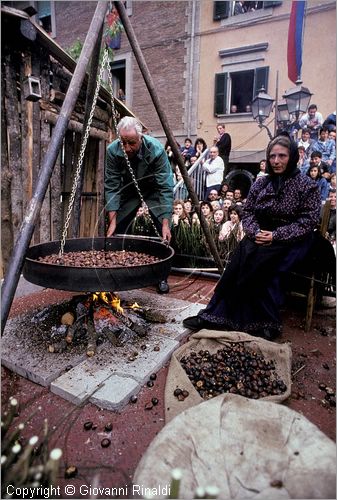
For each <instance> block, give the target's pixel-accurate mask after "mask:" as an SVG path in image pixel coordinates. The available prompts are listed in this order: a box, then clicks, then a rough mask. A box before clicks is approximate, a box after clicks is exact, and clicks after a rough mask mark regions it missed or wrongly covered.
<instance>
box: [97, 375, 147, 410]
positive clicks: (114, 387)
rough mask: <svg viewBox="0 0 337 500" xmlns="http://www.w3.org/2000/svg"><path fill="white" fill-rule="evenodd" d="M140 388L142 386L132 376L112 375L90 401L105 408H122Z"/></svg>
mask: <svg viewBox="0 0 337 500" xmlns="http://www.w3.org/2000/svg"><path fill="white" fill-rule="evenodd" d="M140 389H141V386H140V385H139V384H138V383H137V382H136V381H135V380H133V379H132V378H125V377H119V376H118V375H112V376H111V377H110V378H108V380H106V381H105V383H104V385H103V387H102V388H101V389H98V391H97V392H95V394H94V395H93V396H92V397H91V398H90V402H91V403H93V404H94V405H96V406H99V407H100V408H104V409H105V410H114V411H116V410H121V409H122V408H123V407H124V406H125V405H127V404H128V402H129V400H130V398H131V396H133V395H134V394H137V393H138V392H139V390H140Z"/></svg>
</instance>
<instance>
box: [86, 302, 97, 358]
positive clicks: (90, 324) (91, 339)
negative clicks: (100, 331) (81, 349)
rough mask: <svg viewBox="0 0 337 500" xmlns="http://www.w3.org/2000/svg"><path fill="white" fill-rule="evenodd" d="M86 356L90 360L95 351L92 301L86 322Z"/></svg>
mask: <svg viewBox="0 0 337 500" xmlns="http://www.w3.org/2000/svg"><path fill="white" fill-rule="evenodd" d="M87 337H88V345H87V356H89V357H90V358H91V357H92V356H94V355H95V353H96V349H97V333H96V330H95V325H94V301H93V300H91V301H90V304H89V317H88V321H87Z"/></svg>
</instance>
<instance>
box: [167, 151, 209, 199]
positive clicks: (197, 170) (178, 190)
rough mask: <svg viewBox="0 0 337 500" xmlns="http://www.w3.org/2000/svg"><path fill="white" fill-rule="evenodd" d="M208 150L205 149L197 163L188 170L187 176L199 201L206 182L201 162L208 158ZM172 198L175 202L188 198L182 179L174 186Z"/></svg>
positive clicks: (202, 197) (202, 196) (202, 195)
mask: <svg viewBox="0 0 337 500" xmlns="http://www.w3.org/2000/svg"><path fill="white" fill-rule="evenodd" d="M208 152H209V149H205V151H204V152H203V153H202V155H201V156H200V157H199V158H198V159H197V161H196V162H195V163H194V165H192V167H191V168H190V169H189V170H188V175H189V177H190V178H191V181H192V183H193V187H194V190H195V192H196V194H197V196H198V198H199V200H203V199H204V191H205V181H206V172H204V171H203V169H202V162H203V160H205V159H206V158H207V156H208ZM173 192H174V198H175V199H176V200H177V199H179V200H185V199H186V198H188V197H189V195H188V191H187V188H186V186H185V183H184V179H181V180H180V181H178V182H177V184H176V185H175V186H174V190H173Z"/></svg>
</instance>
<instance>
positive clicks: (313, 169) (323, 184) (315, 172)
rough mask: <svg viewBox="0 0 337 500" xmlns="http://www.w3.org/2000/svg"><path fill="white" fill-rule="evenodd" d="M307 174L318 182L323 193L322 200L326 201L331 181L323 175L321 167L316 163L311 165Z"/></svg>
mask: <svg viewBox="0 0 337 500" xmlns="http://www.w3.org/2000/svg"><path fill="white" fill-rule="evenodd" d="M307 175H308V176H309V177H311V179H312V180H314V181H316V182H317V184H318V186H319V189H320V193H321V200H322V202H323V201H325V200H326V199H327V197H328V194H329V183H328V181H327V180H326V179H325V178H324V177H322V172H321V170H320V168H319V167H318V166H317V165H314V164H312V165H310V167H309V170H308V173H307Z"/></svg>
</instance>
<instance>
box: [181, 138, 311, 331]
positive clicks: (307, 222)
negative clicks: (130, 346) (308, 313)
mask: <svg viewBox="0 0 337 500" xmlns="http://www.w3.org/2000/svg"><path fill="white" fill-rule="evenodd" d="M298 157H299V155H298V150H297V146H296V144H295V143H294V142H293V141H292V140H291V139H290V137H289V136H285V135H280V136H278V137H276V138H274V139H273V140H272V141H271V142H270V143H269V145H268V148H267V171H268V175H267V176H265V177H260V178H259V179H257V180H256V182H255V183H254V184H253V185H252V187H251V189H250V192H249V194H248V198H247V202H246V204H245V207H244V209H243V218H242V224H243V230H244V232H245V237H244V238H243V240H242V241H241V242H240V243H239V245H238V246H237V248H236V250H235V253H234V254H233V257H232V259H231V261H230V263H229V264H228V266H227V267H226V269H225V271H224V273H223V275H222V276H221V278H220V281H219V282H218V284H217V286H216V288H215V291H214V294H213V296H212V298H211V300H210V302H209V304H208V305H207V307H206V309H203V310H202V311H200V312H199V314H198V315H197V316H192V317H190V318H186V319H185V320H184V326H185V327H186V328H189V329H191V330H199V329H201V328H210V329H218V330H238V331H244V332H247V333H250V334H252V335H257V336H261V337H264V338H266V339H269V340H273V339H274V338H276V337H277V336H279V335H280V334H281V331H282V325H281V319H280V313H279V307H280V305H281V303H282V298H283V293H282V287H281V277H282V275H283V274H284V273H286V272H287V271H289V270H291V269H292V268H293V266H294V265H295V264H296V263H297V262H298V261H300V260H301V259H303V258H304V256H305V255H306V254H307V253H308V252H309V250H310V248H311V247H312V245H313V241H314V229H315V228H316V226H317V224H318V222H319V215H320V208H321V200H320V193H319V189H318V185H317V183H316V182H314V181H313V180H312V179H310V178H309V177H308V176H304V175H301V174H300V171H299V169H298V168H297V162H298Z"/></svg>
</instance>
